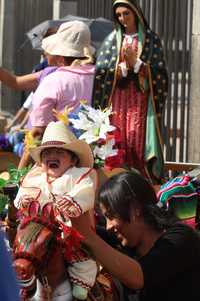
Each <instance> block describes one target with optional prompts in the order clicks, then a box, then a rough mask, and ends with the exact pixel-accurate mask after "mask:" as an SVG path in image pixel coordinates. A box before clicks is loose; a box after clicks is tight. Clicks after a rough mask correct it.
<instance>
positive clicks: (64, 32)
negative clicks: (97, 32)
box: [42, 21, 94, 58]
mask: <svg viewBox="0 0 200 301" xmlns="http://www.w3.org/2000/svg"><path fill="white" fill-rule="evenodd" d="M42 49H43V50H44V51H45V52H46V53H48V54H50V55H60V56H66V57H76V58H80V57H85V52H88V51H89V53H91V54H93V53H94V48H93V47H92V46H91V33H90V29H89V27H88V26H87V25H86V24H85V23H84V22H82V21H69V22H65V23H63V24H61V26H60V27H59V29H58V31H57V32H56V33H55V34H53V35H51V36H49V37H47V38H45V39H43V40H42Z"/></svg>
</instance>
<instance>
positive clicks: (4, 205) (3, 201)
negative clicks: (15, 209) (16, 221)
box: [0, 193, 9, 214]
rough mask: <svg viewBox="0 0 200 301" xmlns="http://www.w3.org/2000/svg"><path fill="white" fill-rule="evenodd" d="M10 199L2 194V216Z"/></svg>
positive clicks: (0, 210)
mask: <svg viewBox="0 0 200 301" xmlns="http://www.w3.org/2000/svg"><path fill="white" fill-rule="evenodd" d="M8 201H9V200H8V197H7V196H6V195H4V194H2V193H0V214H1V213H2V212H3V210H4V209H5V207H6V205H7V204H8Z"/></svg>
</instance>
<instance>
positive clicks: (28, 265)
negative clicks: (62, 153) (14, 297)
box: [13, 201, 118, 301]
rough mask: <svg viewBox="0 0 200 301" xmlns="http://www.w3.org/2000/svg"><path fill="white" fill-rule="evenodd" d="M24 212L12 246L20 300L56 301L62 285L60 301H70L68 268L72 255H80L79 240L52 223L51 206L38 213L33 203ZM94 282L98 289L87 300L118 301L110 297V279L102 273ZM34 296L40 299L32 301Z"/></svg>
mask: <svg viewBox="0 0 200 301" xmlns="http://www.w3.org/2000/svg"><path fill="white" fill-rule="evenodd" d="M25 212H26V215H24V212H23V210H22V211H20V212H19V214H21V215H22V218H21V223H20V225H19V226H18V230H17V235H16V238H15V242H14V246H13V253H14V268H15V270H16V274H17V278H18V281H19V284H20V287H21V289H20V296H21V300H22V301H26V300H30V298H32V297H33V300H52V299H53V300H56V290H57V288H58V287H59V286H62V285H63V283H64V284H65V286H66V285H67V288H68V289H67V292H66V289H65V292H66V295H65V296H64V299H63V300H66V301H71V300H73V297H72V293H71V286H70V282H69V278H68V275H67V265H68V262H70V261H71V259H72V256H73V253H74V251H75V250H79V251H80V245H81V239H82V237H81V236H80V234H79V233H78V232H77V231H76V230H75V229H73V228H72V227H67V226H65V225H63V226H61V225H60V223H58V222H57V221H56V220H55V216H54V210H53V206H52V203H48V204H46V205H45V206H44V207H43V208H42V210H41V208H40V205H39V203H38V202H37V201H33V202H32V203H31V204H30V205H29V207H28V209H26V210H25ZM97 279H99V281H97V283H96V284H95V286H94V288H95V287H96V288H97V287H98V289H94V288H93V289H91V291H90V292H89V297H88V300H93V301H106V300H109V301H111V300H118V298H117V297H116V296H115V297H114V295H113V289H112V281H111V278H110V277H107V276H106V274H102V273H101V274H100V275H99V276H98V277H97ZM38 286H39V287H40V289H39V290H40V292H39V293H38ZM36 289H37V292H36ZM35 293H36V295H37V296H38V294H39V297H34V295H35ZM34 298H35V299H34ZM59 300H61V299H59Z"/></svg>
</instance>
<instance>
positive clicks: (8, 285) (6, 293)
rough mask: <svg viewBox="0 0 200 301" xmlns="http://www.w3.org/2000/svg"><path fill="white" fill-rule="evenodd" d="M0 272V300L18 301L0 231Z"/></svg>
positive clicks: (14, 281) (16, 285) (8, 255)
mask: <svg viewBox="0 0 200 301" xmlns="http://www.w3.org/2000/svg"><path fill="white" fill-rule="evenodd" d="M0 271H1V276H0V300H2V301H3V300H5V301H19V287H18V284H17V281H16V276H15V272H14V270H13V268H12V261H11V257H10V254H9V253H8V251H7V249H6V245H5V242H4V234H3V232H2V231H0Z"/></svg>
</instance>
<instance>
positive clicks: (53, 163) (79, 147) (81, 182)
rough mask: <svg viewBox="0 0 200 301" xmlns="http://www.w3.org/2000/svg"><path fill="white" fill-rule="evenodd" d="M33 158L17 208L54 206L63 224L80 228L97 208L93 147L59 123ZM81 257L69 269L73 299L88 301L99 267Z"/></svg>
mask: <svg viewBox="0 0 200 301" xmlns="http://www.w3.org/2000/svg"><path fill="white" fill-rule="evenodd" d="M30 154H31V156H32V158H33V159H34V160H35V162H36V165H35V166H34V167H33V168H32V169H31V170H30V172H29V173H28V174H27V175H26V176H25V178H24V179H23V181H22V183H21V186H20V188H19V191H18V194H17V196H16V199H15V201H14V204H15V207H17V208H18V209H20V208H23V209H24V210H26V208H28V207H29V206H30V204H31V202H33V201H34V202H35V201H37V202H38V203H39V204H40V207H41V208H42V207H44V206H45V204H47V203H52V206H53V209H54V214H55V218H56V220H57V221H59V223H60V224H69V222H71V224H72V226H73V223H76V228H78V226H77V225H78V221H79V218H80V217H81V215H82V214H84V213H86V212H90V211H91V210H92V209H93V207H94V200H95V188H96V172H95V171H94V170H93V168H92V167H93V154H92V151H91V149H90V146H89V145H88V144H87V143H86V142H84V141H81V140H78V139H77V138H76V137H75V136H74V135H73V133H72V132H71V131H69V129H68V128H67V127H66V125H65V124H64V123H63V122H61V121H57V122H50V123H49V124H48V126H47V128H46V130H45V132H44V135H43V139H42V143H41V145H40V146H39V147H35V148H30ZM88 219H89V214H88ZM91 224H92V223H91ZM79 255H80V254H79ZM77 257H78V258H76V256H75V257H74V258H73V261H72V262H71V265H70V266H69V267H68V274H69V278H70V280H71V282H72V283H73V290H72V294H73V296H74V297H75V298H77V299H81V300H84V299H86V298H87V293H88V289H89V288H91V287H92V286H93V285H94V283H95V278H96V273H97V265H96V262H95V261H94V260H92V259H91V258H89V257H87V256H86V257H85V258H82V259H81V258H80V256H77Z"/></svg>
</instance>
